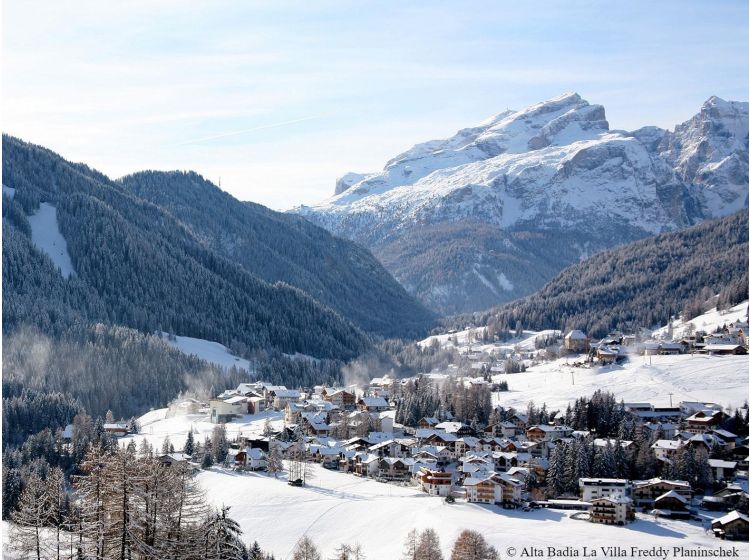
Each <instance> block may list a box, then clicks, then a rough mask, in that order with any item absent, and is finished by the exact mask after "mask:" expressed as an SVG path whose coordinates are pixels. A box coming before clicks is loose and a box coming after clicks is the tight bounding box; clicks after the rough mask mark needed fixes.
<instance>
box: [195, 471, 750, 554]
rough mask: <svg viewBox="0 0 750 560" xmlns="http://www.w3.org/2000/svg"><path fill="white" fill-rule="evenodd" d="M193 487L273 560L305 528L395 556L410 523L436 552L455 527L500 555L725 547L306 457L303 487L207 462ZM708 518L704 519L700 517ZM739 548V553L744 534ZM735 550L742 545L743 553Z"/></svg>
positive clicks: (327, 548)
mask: <svg viewBox="0 0 750 560" xmlns="http://www.w3.org/2000/svg"><path fill="white" fill-rule="evenodd" d="M198 480H199V482H200V484H201V486H202V487H203V488H204V489H205V490H206V492H207V495H208V497H209V499H210V501H212V502H213V503H214V504H216V505H221V504H225V505H229V506H231V508H232V509H231V515H232V517H233V518H235V519H236V520H238V521H239V523H240V525H241V526H242V528H243V530H244V532H245V534H244V539H245V540H246V542H248V543H252V541H253V540H257V541H258V542H259V544H260V545H261V547H263V549H264V550H268V551H270V552H272V553H273V554H274V555H275V556H276V558H277V559H278V560H284V559H287V558H290V556H291V555H290V552H291V550H292V547H293V546H294V543H295V542H296V540H297V539H298V538H299V537H301V536H302V535H303V534H307V535H309V536H310V537H311V538H312V539H313V540H314V541H315V543H316V544H317V545H318V546H319V547H320V549H321V552H322V553H323V557H324V558H329V557H331V554H332V553H333V551H334V550H335V548H336V547H337V546H339V545H340V544H342V543H354V542H358V543H360V544H361V545H362V546H363V548H364V552H365V554H366V555H367V558H372V559H379V560H380V559H384V560H390V559H397V558H400V557H401V551H402V544H403V540H404V538H405V536H406V533H407V532H408V531H409V530H410V529H412V528H418V529H424V528H427V527H432V528H434V529H435V530H436V531H437V532H438V534H439V535H440V541H441V545H442V548H443V553H444V554H445V556H446V558H447V557H448V556H449V553H450V547H451V545H452V544H453V541H454V540H455V539H456V537H457V535H458V534H459V533H460V531H461V530H462V529H466V528H469V529H474V530H477V531H480V532H481V533H482V534H484V535H485V537H486V538H487V540H488V541H489V542H490V543H491V544H493V545H494V546H495V547H497V549H498V550H499V551H500V553H501V558H508V555H507V554H506V550H507V549H508V547H511V546H512V547H516V548H518V549H520V548H521V547H523V546H530V545H534V546H543V547H546V546H556V547H564V546H566V545H570V546H580V545H582V544H585V545H586V546H588V547H589V548H591V547H599V546H618V545H619V546H624V547H629V546H631V545H638V546H639V547H647V546H669V547H671V546H684V547H696V546H700V547H710V548H717V547H730V546H731V545H730V544H729V543H722V542H721V541H719V540H718V539H716V538H714V537H713V536H712V535H711V534H710V533H706V532H705V531H704V529H703V525H702V523H701V522H690V523H686V522H681V521H667V520H658V521H655V520H654V519H653V518H652V517H650V516H644V515H640V514H639V515H638V520H637V521H636V522H635V523H632V524H629V525H627V526H625V527H610V526H604V525H593V524H591V523H588V522H587V521H583V520H576V519H572V518H571V517H570V516H571V514H572V513H573V512H562V511H555V510H534V511H531V512H523V511H520V510H516V511H510V510H503V509H502V508H500V507H497V506H489V505H479V504H469V503H465V502H462V501H460V500H459V501H457V502H456V503H454V504H446V503H445V502H444V501H443V499H442V498H438V497H432V496H427V495H426V494H424V493H422V492H419V491H418V490H417V489H416V488H415V487H414V488H407V487H399V486H395V485H392V484H383V483H380V482H376V481H374V480H372V479H366V478H359V477H356V476H354V475H351V474H343V473H338V472H332V471H327V470H325V469H323V468H322V467H320V466H319V465H315V466H314V469H313V478H312V479H310V480H309V481H308V487H306V488H295V487H291V486H288V485H287V484H286V480H283V479H279V480H275V479H273V477H272V476H270V475H266V474H258V473H234V472H228V471H224V470H222V469H217V468H214V469H212V470H210V471H204V472H201V473H200V474H199V475H198ZM704 523H706V524H707V521H704ZM736 546H740V547H741V549H740V557H745V558H746V557H747V550H748V545H747V543H740V544H736ZM742 550H744V551H745V552H744V553H743V552H742Z"/></svg>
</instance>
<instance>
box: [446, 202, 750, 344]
mask: <svg viewBox="0 0 750 560" xmlns="http://www.w3.org/2000/svg"><path fill="white" fill-rule="evenodd" d="M715 294H719V298H718V304H719V306H720V307H721V306H729V305H733V304H736V303H739V302H741V301H743V300H745V299H747V297H748V213H747V211H746V210H743V211H741V212H738V213H736V214H733V215H731V216H727V217H726V218H722V219H719V220H713V221H709V222H704V223H702V224H700V225H697V226H694V227H692V228H689V229H686V230H683V231H680V232H677V233H668V234H663V235H659V236H656V237H652V238H649V239H644V240H642V241H637V242H635V243H631V244H629V245H626V246H623V247H620V248H618V249H612V250H609V251H604V252H602V253H599V254H597V255H595V256H593V257H591V258H590V259H588V260H586V261H583V262H582V263H580V264H576V265H573V266H571V267H568V268H566V269H565V270H564V271H563V272H561V273H560V274H559V275H558V276H557V277H556V278H554V279H553V280H552V281H550V282H549V283H547V284H546V285H545V286H544V288H542V289H541V290H539V291H538V292H536V293H535V294H533V295H531V296H528V297H526V298H524V299H521V300H519V301H516V302H513V303H510V304H507V305H503V306H501V307H497V308H495V309H492V310H490V311H488V312H484V313H476V314H474V315H465V316H462V317H458V318H455V319H453V320H452V321H450V323H451V324H453V325H456V326H458V325H465V324H466V323H473V324H476V325H487V326H489V327H490V330H493V329H496V330H498V331H499V330H504V329H506V330H507V328H508V327H510V328H514V327H515V326H516V325H517V324H518V323H519V322H520V324H521V325H522V326H523V327H524V328H532V329H539V330H541V329H553V328H554V329H560V328H561V329H564V330H568V329H581V330H583V331H584V332H587V333H588V334H589V335H592V336H603V335H605V334H607V332H609V331H610V330H612V329H621V330H622V329H626V328H627V329H634V328H637V327H652V326H656V325H663V324H666V323H667V321H669V318H670V317H671V316H673V315H676V314H680V313H682V312H683V311H684V312H685V313H686V314H688V315H691V314H694V313H695V311H694V310H696V309H698V308H699V307H700V305H699V304H700V303H701V302H703V301H705V300H706V295H715Z"/></svg>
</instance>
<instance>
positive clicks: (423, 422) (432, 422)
mask: <svg viewBox="0 0 750 560" xmlns="http://www.w3.org/2000/svg"><path fill="white" fill-rule="evenodd" d="M438 424H440V420H438V419H437V418H435V417H434V416H425V417H424V418H420V419H419V422H417V426H418V427H420V428H422V429H423V430H426V429H430V428H434V427H435V426H437V425H438Z"/></svg>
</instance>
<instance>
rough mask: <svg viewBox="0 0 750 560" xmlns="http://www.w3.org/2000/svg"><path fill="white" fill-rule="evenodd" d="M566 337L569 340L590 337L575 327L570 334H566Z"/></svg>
mask: <svg viewBox="0 0 750 560" xmlns="http://www.w3.org/2000/svg"><path fill="white" fill-rule="evenodd" d="M565 338H566V339H568V340H587V339H588V337H587V336H586V335H585V334H583V332H581V331H579V330H578V329H574V330H572V331H570V332H569V333H568V334H566V335H565Z"/></svg>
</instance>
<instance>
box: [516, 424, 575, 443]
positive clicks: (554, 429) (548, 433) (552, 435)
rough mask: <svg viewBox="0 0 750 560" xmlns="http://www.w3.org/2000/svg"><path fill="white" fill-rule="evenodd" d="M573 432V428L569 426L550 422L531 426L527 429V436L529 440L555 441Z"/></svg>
mask: <svg viewBox="0 0 750 560" xmlns="http://www.w3.org/2000/svg"><path fill="white" fill-rule="evenodd" d="M572 433H573V428H570V427H568V426H550V425H549V424H540V425H538V426H531V427H530V428H529V429H528V430H526V437H527V438H528V439H529V441H555V440H558V439H562V438H566V437H569V436H570V435H571V434H572Z"/></svg>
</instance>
